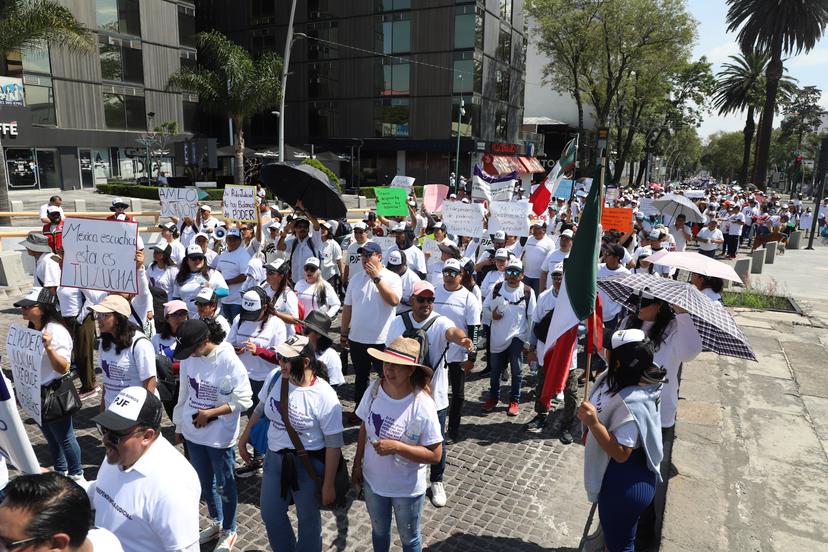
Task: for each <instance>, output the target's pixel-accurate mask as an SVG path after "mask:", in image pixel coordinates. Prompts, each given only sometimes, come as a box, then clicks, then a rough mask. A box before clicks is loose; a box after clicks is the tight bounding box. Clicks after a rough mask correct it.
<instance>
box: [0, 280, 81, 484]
mask: <svg viewBox="0 0 828 552" xmlns="http://www.w3.org/2000/svg"><path fill="white" fill-rule="evenodd" d="M14 306H15V307H18V308H19V309H20V311H21V313H22V315H23V320H25V321H26V322H28V323H29V328H31V329H32V330H36V331H39V332H41V340H42V341H43V347H42V353H41V355H40V358H39V359H35V366H34V369H36V370H39V371H40V386H41V393H40V396H41V398H43V397H45V396H46V394H47V392H48V389H49V388H50V387H53V385H54V384H56V383H58V382H59V381H60V379H61V378H63V377H64V376H66V375H67V374H68V373H69V366H70V362H71V358H72V336H71V335H70V334H69V330H67V329H66V327H65V326H64V325H63V318H62V317H61V315H60V312H59V311H58V309H57V304H56V302H55V296H54V295H53V294H52V293H51V292H50V291H49V290H47V289H44V288H40V287H34V288H32V289H31V291H29V293H28V294H26V296H25V297H24V298H23V299H21V300H20V301H18V302H17V303H15V304H14ZM42 406H43V402H42V400H41V408H42ZM41 413H42V411H41ZM40 429H41V431H42V432H43V436H44V437H45V438H46V443H47V444H48V445H49V453H50V454H51V455H52V459H53V460H54V469H55V471H56V472H60V473H62V474H68V475H69V477H71V478H72V479H74V480H75V481H82V480H83V466H82V465H81V450H80V445H78V439H77V438H76V437H75V428H74V427H73V425H72V416H71V415H70V416H66V417H64V418H60V419H57V420H54V421H51V422H43V423H42V424H41V426H40Z"/></svg>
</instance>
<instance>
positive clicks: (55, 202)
mask: <svg viewBox="0 0 828 552" xmlns="http://www.w3.org/2000/svg"><path fill="white" fill-rule="evenodd" d="M62 205H63V198H61V197H60V196H58V195H53V196H52V197H50V198H49V202H48V203H44V204H43V205H41V206H40V212H39V214H40V222H42V223H43V224H49V222H50V221H49V207H52V209H57V210H58V212H59V213H60V220H63V219H65V218H66V215H64V214H63V207H61V206H62Z"/></svg>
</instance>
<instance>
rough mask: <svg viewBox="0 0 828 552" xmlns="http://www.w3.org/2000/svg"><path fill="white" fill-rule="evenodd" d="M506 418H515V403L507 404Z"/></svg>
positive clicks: (516, 406) (516, 409) (516, 408)
mask: <svg viewBox="0 0 828 552" xmlns="http://www.w3.org/2000/svg"><path fill="white" fill-rule="evenodd" d="M506 415H507V416H517V415H518V403H517V401H512V402H510V403H509V410H507V411H506Z"/></svg>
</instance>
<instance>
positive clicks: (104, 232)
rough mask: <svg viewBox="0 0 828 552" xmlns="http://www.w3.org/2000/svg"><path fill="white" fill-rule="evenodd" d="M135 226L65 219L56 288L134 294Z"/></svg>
mask: <svg viewBox="0 0 828 552" xmlns="http://www.w3.org/2000/svg"><path fill="white" fill-rule="evenodd" d="M137 250H138V223H137V222H125V221H120V220H100V219H86V218H72V217H66V221H65V222H64V224H63V270H62V271H61V274H60V285H62V286H65V287H76V288H86V289H97V290H102V291H123V292H126V293H138V274H137V269H136V266H135V253H136V251H137Z"/></svg>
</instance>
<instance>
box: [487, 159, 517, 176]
mask: <svg viewBox="0 0 828 552" xmlns="http://www.w3.org/2000/svg"><path fill="white" fill-rule="evenodd" d="M492 167H494V170H493V171H490V170H488V169H487V170H486V172H487V173H489V174H509V173H510V172H521V171H522V170H523V165H521V164H520V161H518V160H517V158H516V157H514V156H512V155H492ZM484 168H485V167H484Z"/></svg>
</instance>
